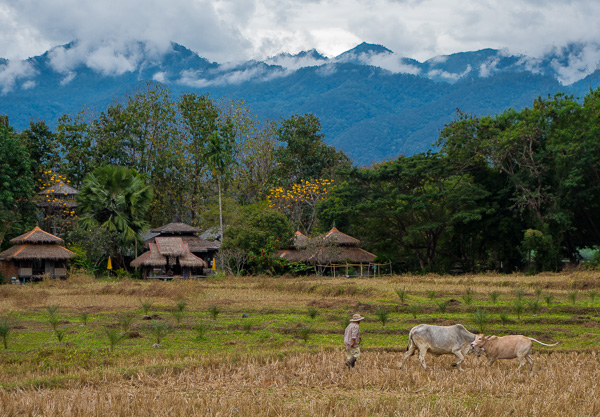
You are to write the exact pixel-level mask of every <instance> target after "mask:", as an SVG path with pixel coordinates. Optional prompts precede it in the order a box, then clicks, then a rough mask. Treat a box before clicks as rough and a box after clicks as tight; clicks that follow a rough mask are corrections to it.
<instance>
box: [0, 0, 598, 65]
mask: <svg viewBox="0 0 600 417" xmlns="http://www.w3.org/2000/svg"><path fill="white" fill-rule="evenodd" d="M599 18H600V1H597V0H429V1H427V0H0V57H3V58H8V59H11V60H14V59H25V58H28V57H30V56H35V55H39V54H42V53H43V52H45V51H47V50H48V49H50V48H51V47H53V46H57V45H62V44H65V43H67V42H70V41H72V40H75V39H78V40H80V41H81V42H82V43H83V44H84V45H85V46H86V47H87V48H89V49H90V50H95V51H98V50H99V49H101V48H103V51H104V52H103V53H105V54H110V53H111V50H113V49H118V48H119V47H121V46H122V45H123V44H124V43H125V41H131V40H143V41H150V42H151V43H152V44H154V45H156V47H157V48H158V50H160V49H161V48H166V47H167V46H168V42H169V41H174V42H177V43H180V44H182V45H184V46H186V47H188V48H190V49H192V50H193V51H195V52H197V53H198V54H199V55H201V56H203V57H205V58H207V59H209V60H211V61H217V62H231V61H240V60H247V59H250V58H254V59H260V60H262V59H265V58H267V57H269V56H273V55H276V54H278V53H280V52H290V53H297V52H299V51H302V50H309V49H316V50H317V51H319V52H321V53H322V54H324V55H326V56H328V57H333V56H336V55H338V54H340V53H341V52H344V51H346V50H348V49H350V48H352V47H354V46H356V45H357V44H359V43H361V42H363V41H364V42H368V43H375V44H380V45H384V46H386V47H387V48H389V49H391V50H392V51H394V52H395V53H397V54H399V55H402V56H405V57H409V58H415V59H417V60H419V61H424V60H426V59H428V58H431V57H434V56H437V55H442V54H450V53H454V52H463V51H472V50H477V49H482V48H497V49H500V48H508V50H509V51H511V52H516V53H523V54H527V55H531V56H539V55H541V54H542V53H543V52H544V51H546V50H548V49H549V48H550V47H552V46H553V45H557V46H562V45H565V44H566V43H568V42H577V41H597V40H599V39H600V36H599V35H600V33H599V32H600V24H599V23H598V21H599Z"/></svg>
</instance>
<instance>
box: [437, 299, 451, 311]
mask: <svg viewBox="0 0 600 417" xmlns="http://www.w3.org/2000/svg"><path fill="white" fill-rule="evenodd" d="M449 304H450V303H449V302H448V301H441V302H439V303H437V306H438V308H439V309H440V313H445V312H446V309H447V308H448V305H449Z"/></svg>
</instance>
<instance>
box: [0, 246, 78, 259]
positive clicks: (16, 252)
mask: <svg viewBox="0 0 600 417" xmlns="http://www.w3.org/2000/svg"><path fill="white" fill-rule="evenodd" d="M75 256H76V255H75V253H74V252H72V251H70V250H69V249H67V248H65V247H64V246H60V245H53V244H23V245H15V246H13V247H11V248H9V249H7V250H5V251H4V252H2V253H0V259H6V260H7V261H10V260H12V259H18V260H32V259H50V260H66V259H71V258H74V257H75Z"/></svg>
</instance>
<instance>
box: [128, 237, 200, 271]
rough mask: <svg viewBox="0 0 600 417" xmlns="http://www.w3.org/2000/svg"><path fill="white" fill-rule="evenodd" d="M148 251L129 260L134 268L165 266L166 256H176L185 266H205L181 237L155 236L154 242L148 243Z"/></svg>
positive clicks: (180, 263)
mask: <svg viewBox="0 0 600 417" xmlns="http://www.w3.org/2000/svg"><path fill="white" fill-rule="evenodd" d="M149 249H150V250H148V251H146V252H144V253H142V254H141V255H140V256H138V257H137V258H135V259H134V260H133V261H131V263H130V265H131V266H132V267H134V268H138V267H140V266H165V265H167V263H168V258H176V259H177V262H179V265H181V266H185V267H192V268H194V267H197V268H200V267H204V268H205V267H207V266H208V265H207V264H206V262H204V260H202V259H201V258H198V257H197V256H196V255H194V254H193V253H192V252H190V248H189V247H188V245H186V244H185V243H184V242H183V240H182V238H181V237H157V238H156V243H150V244H149Z"/></svg>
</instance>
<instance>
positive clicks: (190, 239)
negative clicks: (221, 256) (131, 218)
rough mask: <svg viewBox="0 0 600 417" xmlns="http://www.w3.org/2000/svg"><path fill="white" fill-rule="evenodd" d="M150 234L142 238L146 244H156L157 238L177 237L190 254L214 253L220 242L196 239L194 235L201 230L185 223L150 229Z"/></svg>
mask: <svg viewBox="0 0 600 417" xmlns="http://www.w3.org/2000/svg"><path fill="white" fill-rule="evenodd" d="M150 232H151V233H147V234H145V236H144V237H145V238H146V239H145V240H146V244H148V243H156V239H158V238H166V237H177V238H181V239H183V242H184V243H185V244H187V245H188V246H189V248H190V251H191V252H192V253H200V252H210V251H215V250H218V249H219V247H220V246H221V242H218V241H210V240H206V239H203V238H201V237H198V236H197V235H196V233H200V232H202V230H201V229H198V228H196V227H192V226H190V225H187V224H185V223H179V222H174V223H169V224H167V225H164V226H161V227H157V228H156V229H150Z"/></svg>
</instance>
